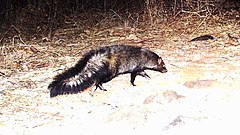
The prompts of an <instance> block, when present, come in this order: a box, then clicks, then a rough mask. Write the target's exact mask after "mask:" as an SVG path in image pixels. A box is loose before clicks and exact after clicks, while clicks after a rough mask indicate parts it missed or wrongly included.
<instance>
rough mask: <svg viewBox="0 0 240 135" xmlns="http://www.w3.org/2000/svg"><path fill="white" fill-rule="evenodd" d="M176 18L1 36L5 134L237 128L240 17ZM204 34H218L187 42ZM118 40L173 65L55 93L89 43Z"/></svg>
mask: <svg viewBox="0 0 240 135" xmlns="http://www.w3.org/2000/svg"><path fill="white" fill-rule="evenodd" d="M176 20H179V21H176ZM176 20H168V23H159V24H155V27H151V28H147V27H143V26H144V25H143V24H142V25H140V26H139V27H130V26H124V25H120V26H118V27H110V26H109V25H107V26H106V25H104V24H101V25H102V26H98V27H100V28H101V29H97V28H89V29H85V30H84V31H83V32H82V33H78V32H76V33H78V35H75V36H69V35H72V33H74V32H73V31H75V30H74V29H69V28H66V29H61V30H58V31H56V33H55V38H53V40H52V41H45V39H41V40H38V41H24V43H25V44H23V43H22V42H21V41H19V42H18V41H16V42H15V43H14V44H13V43H11V42H10V43H6V44H3V45H2V46H1V50H0V51H1V54H0V59H1V61H0V80H1V81H0V85H1V87H0V102H1V103H0V108H1V111H0V134H3V135H5V134H34V135H36V134H67V133H69V132H71V133H73V134H101V133H104V134H112V133H114V134H121V133H122V134H123V133H124V134H139V133H146V134H147V133H151V134H176V133H179V134H210V133H214V134H215V133H228V134H232V132H233V133H234V131H238V130H237V129H236V127H235V126H234V125H235V124H234V122H232V121H235V122H236V121H238V120H239V115H238V114H239V110H237V109H236V108H237V106H238V103H239V98H238V97H239V96H240V95H239V88H240V86H239V81H240V78H239V75H240V70H239V69H240V68H239V67H240V65H239V63H238V61H239V59H240V53H239V52H240V40H239V39H240V29H239V28H240V27H239V21H238V20H229V21H228V22H226V23H224V21H222V20H221V19H219V18H218V17H217V16H212V19H211V20H210V19H209V18H208V19H205V20H202V19H196V18H195V19H194V18H189V16H180V17H179V18H177V19H176ZM180 20H181V21H180ZM183 20H184V22H183ZM202 21H204V23H202ZM218 21H219V22H218ZM202 34H212V35H214V36H216V37H217V39H216V40H214V41H204V42H188V41H189V40H190V39H191V38H193V37H196V36H199V35H202ZM73 35H74V34H73ZM233 37H236V38H233ZM116 43H118V44H123V43H124V44H132V45H137V46H143V47H146V48H150V49H151V50H153V51H155V52H157V53H158V54H159V55H161V56H162V57H163V59H164V61H165V63H166V64H167V68H168V70H169V72H168V73H166V74H160V73H156V72H149V74H150V76H151V80H146V79H144V78H141V77H139V78H137V80H136V83H137V85H138V86H136V87H131V86H130V84H129V76H128V75H123V76H120V77H117V78H115V79H114V80H112V81H111V82H108V83H106V84H104V86H105V87H106V88H107V89H108V90H109V91H107V92H101V91H98V92H96V94H95V95H94V97H91V96H90V95H89V93H88V92H87V91H86V92H83V93H81V94H75V95H63V96H58V97H56V98H52V99H51V98H49V91H48V90H47V86H48V84H49V83H50V81H51V79H52V77H53V76H54V75H56V74H57V73H59V72H62V70H63V69H65V68H67V67H70V66H71V65H73V64H74V63H75V62H76V61H77V60H78V59H79V57H81V55H82V54H83V53H84V52H86V51H87V50H89V49H92V48H95V47H98V46H102V45H108V44H116ZM192 82H193V83H192ZM198 82H200V83H198ZM186 83H188V85H187V86H184V84H186ZM199 85H200V87H199ZM188 86H191V87H189V88H188ZM230 125H231V126H230ZM209 127H210V128H209ZM110 129H111V130H110ZM192 129H194V131H193V130H192ZM113 130H114V131H113Z"/></svg>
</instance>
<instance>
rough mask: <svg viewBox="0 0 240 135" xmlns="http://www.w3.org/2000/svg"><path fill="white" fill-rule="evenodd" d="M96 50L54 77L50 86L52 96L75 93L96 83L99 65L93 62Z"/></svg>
mask: <svg viewBox="0 0 240 135" xmlns="http://www.w3.org/2000/svg"><path fill="white" fill-rule="evenodd" d="M95 55H97V52H96V51H90V52H88V53H87V54H85V55H84V56H83V57H82V59H80V60H79V61H78V62H77V64H76V65H75V66H74V67H71V68H69V69H68V70H66V71H64V72H63V73H61V74H59V75H57V76H55V77H54V79H53V81H52V82H51V84H50V85H49V86H48V89H49V90H50V97H55V96H57V95H63V94H74V93H78V92H81V91H83V90H85V89H87V88H89V87H91V86H92V85H94V84H95V83H96V81H97V80H96V79H97V76H98V73H99V71H98V70H99V69H97V68H96V67H99V65H98V66H96V65H94V64H96V63H94V61H93V62H92V63H91V59H96V58H94V57H96V56H95Z"/></svg>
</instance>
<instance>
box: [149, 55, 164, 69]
mask: <svg viewBox="0 0 240 135" xmlns="http://www.w3.org/2000/svg"><path fill="white" fill-rule="evenodd" d="M147 63H148V64H147V65H148V66H147V69H150V70H154V71H159V72H161V73H166V72H167V68H166V65H165V63H164V62H163V60H162V58H161V57H159V56H156V57H155V58H153V59H149V61H148V62H147Z"/></svg>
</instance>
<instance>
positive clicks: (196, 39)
mask: <svg viewBox="0 0 240 135" xmlns="http://www.w3.org/2000/svg"><path fill="white" fill-rule="evenodd" d="M209 39H214V37H213V36H211V35H202V36H200V37H196V38H194V39H192V40H190V42H192V41H203V40H209Z"/></svg>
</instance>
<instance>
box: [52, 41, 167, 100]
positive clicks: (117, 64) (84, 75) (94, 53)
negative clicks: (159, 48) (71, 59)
mask: <svg viewBox="0 0 240 135" xmlns="http://www.w3.org/2000/svg"><path fill="white" fill-rule="evenodd" d="M146 69H148V70H154V71H159V72H161V73H165V72H167V69H166V67H165V64H164V62H163V60H162V59H161V57H159V56H158V55H157V54H156V53H154V52H152V51H149V50H147V49H143V48H141V47H135V46H128V45H113V46H107V47H102V48H99V49H96V50H91V51H89V52H88V53H86V54H85V55H83V57H82V58H81V59H80V60H79V61H78V62H77V64H76V65H75V66H74V67H71V68H70V69H68V70H66V71H65V72H63V73H62V74H59V75H57V76H56V77H55V78H54V79H53V81H52V83H51V84H50V85H49V86H48V89H50V97H54V96H57V95H61V94H70V93H78V92H81V91H83V90H85V89H87V88H89V87H91V86H92V85H95V86H96V88H100V89H101V90H105V89H104V88H103V87H102V83H106V82H108V81H110V80H112V79H113V78H114V77H116V76H118V75H120V74H126V73H131V83H132V85H134V86H135V84H134V80H135V78H136V76H137V75H140V76H143V77H149V76H148V75H147V74H146V73H145V72H144V70H146Z"/></svg>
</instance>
